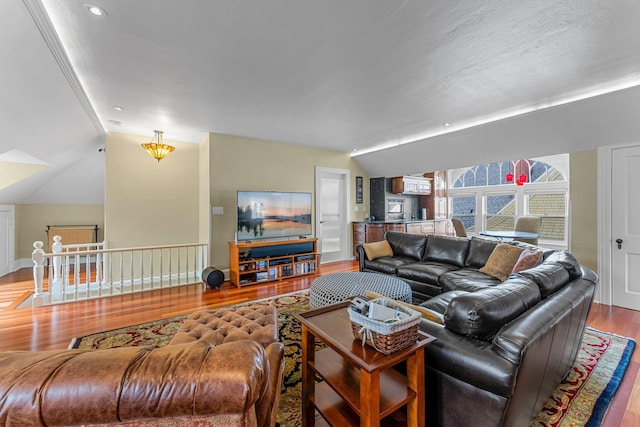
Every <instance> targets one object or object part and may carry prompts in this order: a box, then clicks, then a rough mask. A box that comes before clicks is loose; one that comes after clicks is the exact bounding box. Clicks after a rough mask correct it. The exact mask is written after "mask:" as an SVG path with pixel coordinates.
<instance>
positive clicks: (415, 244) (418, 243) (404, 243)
mask: <svg viewBox="0 0 640 427" xmlns="http://www.w3.org/2000/svg"><path fill="white" fill-rule="evenodd" d="M385 238H386V239H387V241H388V242H389V245H390V246H391V250H393V255H395V256H403V257H407V258H412V259H415V260H416V261H420V260H421V259H422V256H423V255H424V248H425V245H426V244H427V236H425V235H419V234H408V233H400V232H398V231H387V234H386V235H385Z"/></svg>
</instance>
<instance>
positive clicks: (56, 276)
mask: <svg viewBox="0 0 640 427" xmlns="http://www.w3.org/2000/svg"><path fill="white" fill-rule="evenodd" d="M51 252H53V253H54V254H60V253H62V237H61V236H53V245H51ZM61 262H62V256H54V257H53V283H52V284H51V289H50V292H51V296H52V297H53V298H55V297H62V274H61V272H60V270H61Z"/></svg>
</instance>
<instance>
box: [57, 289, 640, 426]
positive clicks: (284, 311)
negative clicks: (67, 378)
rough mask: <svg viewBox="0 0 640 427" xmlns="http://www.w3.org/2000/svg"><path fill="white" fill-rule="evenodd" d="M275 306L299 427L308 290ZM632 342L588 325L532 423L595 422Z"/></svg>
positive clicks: (162, 336) (287, 393)
mask: <svg viewBox="0 0 640 427" xmlns="http://www.w3.org/2000/svg"><path fill="white" fill-rule="evenodd" d="M247 304H268V305H272V306H275V307H276V308H277V309H278V324H279V328H280V339H281V340H282V342H283V343H284V344H285V373H284V387H283V391H282V396H281V399H280V410H279V414H278V422H279V423H280V425H281V427H298V426H300V425H301V423H302V421H301V419H300V413H301V395H302V392H301V367H300V360H301V353H302V351H301V347H300V326H299V324H298V323H297V322H295V321H293V317H292V314H293V313H297V312H300V311H304V310H307V309H309V292H308V291H301V292H296V293H293V294H288V295H281V296H278V297H274V298H270V299H266V300H261V301H253V302H250V303H247ZM186 317H187V316H178V317H172V318H168V319H161V320H158V321H155V322H149V323H143V324H140V325H132V326H129V327H126V328H120V329H115V330H111V331H106V332H100V333H97V334H92V335H87V336H84V337H81V338H78V339H74V340H72V342H71V344H70V348H81V349H90V348H94V349H99V348H101V349H105V348H113V347H123V346H135V345H158V346H162V345H165V344H166V343H167V342H169V340H171V337H173V335H174V334H175V333H176V331H177V330H178V329H179V328H180V326H181V325H182V322H183V321H184V319H185V318H186ZM634 348H635V342H634V341H633V340H631V339H628V338H624V337H620V336H616V335H611V334H608V333H606V332H601V331H597V330H595V329H589V328H587V330H586V332H585V335H584V338H583V342H582V348H581V349H580V352H579V353H578V358H577V360H576V363H575V365H574V367H573V369H572V371H571V373H570V374H569V376H568V377H567V378H566V380H565V381H564V382H563V383H562V384H560V385H559V386H558V388H557V389H556V391H555V393H554V394H553V396H552V397H551V398H550V399H549V400H548V401H547V403H546V404H545V406H544V408H543V409H542V410H541V411H540V413H539V414H538V416H537V417H536V418H535V419H534V420H533V421H532V422H531V424H530V427H556V426H558V427H574V426H598V425H600V423H601V422H602V419H603V417H604V415H605V413H606V411H607V408H608V407H609V403H610V402H611V399H612V398H613V395H614V394H615V392H616V390H617V389H618V386H619V385H620V382H621V381H622V377H623V376H624V372H625V371H626V369H627V366H628V365H629V360H630V358H631V354H632V353H633V350H634Z"/></svg>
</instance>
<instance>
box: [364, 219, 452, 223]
mask: <svg viewBox="0 0 640 427" xmlns="http://www.w3.org/2000/svg"><path fill="white" fill-rule="evenodd" d="M432 221H449V219H447V218H436V219H376V220H374V221H369V220H364V221H353V223H354V224H416V223H421V222H432Z"/></svg>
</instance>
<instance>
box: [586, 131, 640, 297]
mask: <svg viewBox="0 0 640 427" xmlns="http://www.w3.org/2000/svg"><path fill="white" fill-rule="evenodd" d="M638 145H640V142H635V143H629V144H620V145H611V146H607V147H599V148H598V271H597V273H598V277H599V279H600V282H599V284H598V287H597V288H596V295H595V301H596V302H599V303H601V304H607V305H609V306H610V305H611V303H612V302H613V272H612V270H611V263H612V261H613V260H612V256H613V254H612V251H611V248H612V245H611V241H612V234H613V230H612V209H613V208H614V207H613V206H611V203H612V197H611V190H612V184H613V182H612V178H611V174H612V172H613V171H612V170H611V159H612V154H613V150H615V149H619V148H629V147H637V146H638Z"/></svg>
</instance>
